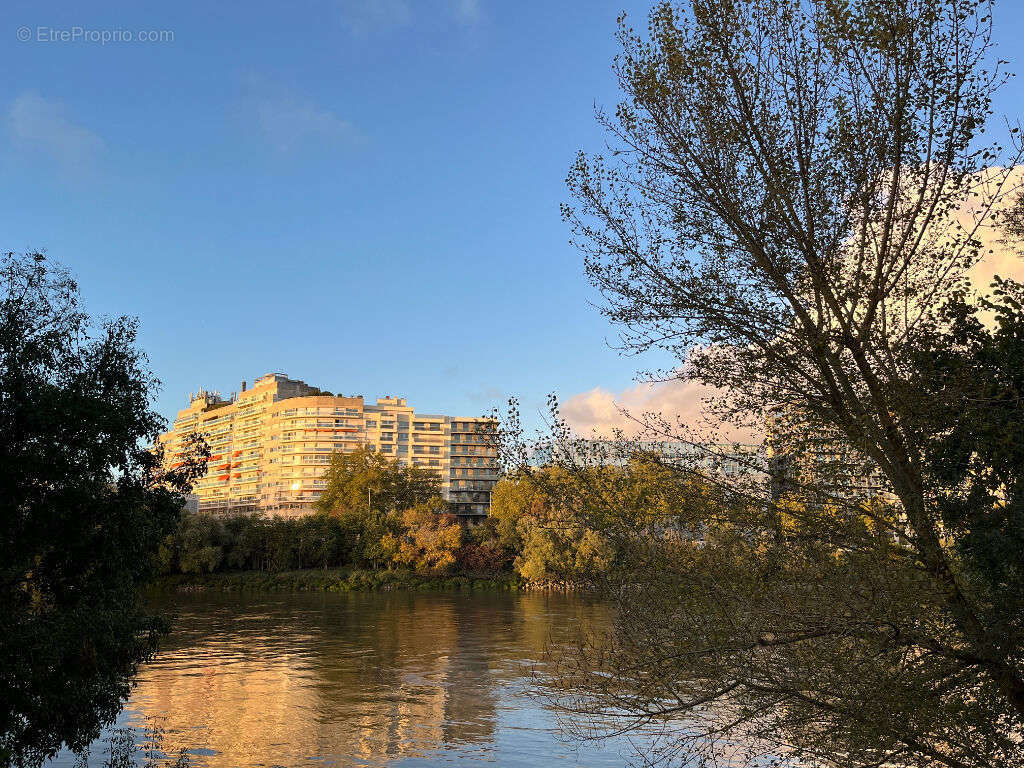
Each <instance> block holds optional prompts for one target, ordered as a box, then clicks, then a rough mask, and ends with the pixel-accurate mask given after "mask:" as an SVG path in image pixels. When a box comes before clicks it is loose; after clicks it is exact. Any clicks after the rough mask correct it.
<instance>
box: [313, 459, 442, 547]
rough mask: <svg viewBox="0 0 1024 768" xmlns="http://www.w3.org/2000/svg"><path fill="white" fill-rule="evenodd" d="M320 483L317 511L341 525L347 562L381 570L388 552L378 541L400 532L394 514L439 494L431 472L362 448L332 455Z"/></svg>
mask: <svg viewBox="0 0 1024 768" xmlns="http://www.w3.org/2000/svg"><path fill="white" fill-rule="evenodd" d="M324 479H325V480H326V481H327V487H326V488H325V489H324V492H323V493H322V494H321V496H320V498H319V500H318V501H317V505H316V506H317V510H318V511H319V512H320V513H322V514H326V515H329V516H331V517H333V518H335V519H336V520H338V522H339V523H340V524H341V526H342V528H343V529H344V530H345V532H346V538H347V543H348V552H347V556H348V559H349V560H350V561H351V562H353V563H355V564H357V565H365V566H373V567H380V566H386V565H387V564H388V563H389V562H390V560H391V554H390V553H389V550H388V549H387V547H384V548H382V542H383V541H384V537H385V536H387V535H388V534H389V533H390V534H392V535H393V536H394V535H396V534H398V533H399V532H400V525H401V523H400V518H399V516H398V513H400V512H401V511H403V510H406V509H411V508H413V507H416V506H417V505H418V504H420V503H426V502H428V501H430V500H431V499H433V498H440V495H441V485H440V478H438V476H437V475H436V473H433V472H429V471H426V470H423V469H420V468H419V467H415V466H402V465H401V464H399V463H398V462H397V461H395V460H392V459H389V458H387V457H386V456H384V455H383V454H381V453H379V452H377V451H374V450H371V449H370V448H369V447H365V446H364V447H361V448H359V449H357V450H355V451H352V452H351V453H335V454H334V455H333V456H332V457H331V465H330V467H328V469H327V472H326V473H325V475H324Z"/></svg>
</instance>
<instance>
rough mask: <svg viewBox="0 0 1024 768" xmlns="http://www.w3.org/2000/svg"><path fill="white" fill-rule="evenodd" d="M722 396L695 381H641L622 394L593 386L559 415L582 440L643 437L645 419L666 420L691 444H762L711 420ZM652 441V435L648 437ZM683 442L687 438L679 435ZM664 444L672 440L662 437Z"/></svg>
mask: <svg viewBox="0 0 1024 768" xmlns="http://www.w3.org/2000/svg"><path fill="white" fill-rule="evenodd" d="M716 394H718V391H717V390H715V389H714V388H713V387H708V386H706V385H704V384H701V383H699V382H696V381H690V380H682V379H670V380H668V381H658V382H653V383H647V382H639V383H636V384H634V385H632V386H631V387H628V388H627V389H624V390H622V391H621V392H611V391H609V390H607V389H605V388H604V387H594V389H591V390H589V391H587V392H580V393H578V394H575V395H572V396H571V397H570V398H569V399H567V400H565V401H564V402H563V403H562V404H561V414H562V417H563V418H564V419H565V420H566V422H567V423H568V425H569V426H570V427H572V429H573V430H575V431H576V432H577V433H578V434H579V435H581V436H586V437H589V436H591V435H596V436H599V437H606V438H607V437H611V436H612V433H613V432H614V431H615V430H621V431H622V433H623V434H624V435H625V436H626V437H639V436H641V435H643V433H644V428H643V422H644V421H645V418H644V416H645V414H654V415H656V416H658V417H660V418H663V419H664V420H665V421H667V422H668V424H669V425H670V426H672V427H676V426H677V425H680V427H679V428H677V429H673V430H672V431H673V432H679V433H682V432H684V431H686V432H688V433H689V434H687V435H685V437H686V438H687V439H704V438H709V439H711V440H713V441H715V442H719V441H721V442H741V443H751V442H758V441H760V440H761V438H762V434H761V431H760V430H756V429H749V428H740V427H735V426H732V425H722V424H719V423H716V422H713V421H711V420H710V419H709V418H708V407H707V400H708V399H709V398H713V397H714V396H715V395H716ZM647 436H648V437H653V436H652V435H647ZM680 436H681V437H683V436H684V435H682V434H680ZM662 439H668V437H666V436H662Z"/></svg>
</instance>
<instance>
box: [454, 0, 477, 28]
mask: <svg viewBox="0 0 1024 768" xmlns="http://www.w3.org/2000/svg"><path fill="white" fill-rule="evenodd" d="M450 2H451V5H450V7H451V11H452V15H453V16H454V17H455V21H456V22H458V23H459V24H462V25H463V26H467V27H468V26H470V25H472V24H476V23H477V22H478V21H480V3H479V1H478V0H450Z"/></svg>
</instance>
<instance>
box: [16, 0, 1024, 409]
mask: <svg viewBox="0 0 1024 768" xmlns="http://www.w3.org/2000/svg"><path fill="white" fill-rule="evenodd" d="M1016 5H1017V3H1011V2H1009V1H1008V0H1004V2H1003V3H1001V6H1002V7H1001V9H1000V13H999V15H998V16H997V21H998V23H999V28H998V38H999V40H1000V41H1001V42H1002V44H1001V47H1000V53H1001V55H1002V56H1003V57H1004V58H1008V59H1010V60H1011V61H1017V60H1019V59H1020V58H1021V56H1020V55H1019V53H1020V48H1021V44H1020V42H1019V40H1020V39H1021V37H1022V35H1021V33H1022V32H1024V10H1022V9H1020V8H1018V7H1013V6H1016ZM647 7H648V3H646V2H623V0H618V1H617V2H606V1H605V0H593V1H589V2H579V3H572V4H570V3H552V2H515V3H513V2H500V3H499V2H495V1H494V0H364V1H362V2H359V1H357V0H308V1H306V2H295V3H290V4H279V3H274V4H271V3H264V2H248V3H205V2H204V3H199V2H189V1H185V0H182V1H180V2H176V3H163V4H159V5H157V4H148V3H139V2H123V3H102V2H96V3H90V4H88V7H86V4H84V3H81V2H67V3H47V2H12V1H11V0H8V1H7V2H6V3H4V6H3V8H2V9H0V40H4V36H6V41H5V46H4V49H5V53H6V55H5V63H4V70H5V77H3V78H2V80H0V118H2V125H0V172H2V178H3V183H2V184H0V232H2V233H3V242H2V244H0V245H2V247H3V248H4V249H5V250H16V251H20V250H25V249H45V250H46V251H47V252H48V253H49V254H50V255H51V256H53V257H54V258H56V259H58V260H60V261H62V262H64V263H65V264H67V265H68V266H69V267H70V268H71V269H72V270H73V272H74V273H75V274H76V275H77V276H78V278H79V279H80V283H81V287H82V291H83V294H84V296H85V299H86V305H87V309H88V310H89V311H91V312H93V313H96V314H131V315H137V316H138V317H139V319H140V321H141V343H142V345H143V347H144V348H145V350H146V351H147V353H148V354H149V357H150V361H151V365H152V368H153V370H154V372H155V373H156V374H157V375H158V376H159V377H160V379H162V381H163V390H162V392H161V394H160V396H159V399H158V401H157V406H158V409H159V410H160V411H161V412H162V413H164V414H165V415H166V416H173V414H174V412H175V411H176V410H177V409H178V408H180V407H182V406H183V405H184V401H185V398H186V396H187V393H188V392H189V391H192V390H195V389H197V388H198V387H200V386H206V387H210V388H219V389H220V390H222V391H225V392H227V391H231V390H234V389H237V388H238V386H239V384H240V382H241V380H242V379H249V380H250V381H251V380H252V379H253V378H254V377H255V376H259V375H261V374H263V373H265V372H267V371H271V370H279V371H286V372H288V373H289V374H291V375H293V376H295V377H299V378H303V379H305V380H306V381H308V382H310V383H314V384H317V385H320V386H323V387H325V388H329V389H333V390H335V391H339V392H342V393H345V394H364V395H366V396H367V397H369V398H372V397H375V396H377V395H386V394H392V395H405V396H406V397H408V398H409V400H410V402H411V403H412V404H413V405H415V406H416V407H417V408H418V409H422V410H424V411H434V412H444V413H452V414H478V413H482V412H484V411H485V410H487V409H489V408H490V407H491V406H493V405H498V404H500V403H501V402H502V400H503V399H504V398H505V397H507V396H508V395H512V394H514V395H518V396H520V397H521V398H522V400H523V401H524V403H525V404H526V405H527V406H528V408H536V407H537V406H538V405H540V404H542V403H543V400H544V396H545V394H546V393H548V392H551V391H554V392H557V393H559V395H561V396H562V397H563V398H565V397H569V396H571V395H574V394H577V393H581V392H585V391H588V390H592V389H594V388H595V387H601V388H603V389H606V390H608V391H609V392H613V393H614V392H621V391H623V390H626V389H627V388H629V387H630V385H631V380H632V376H633V372H634V370H635V369H636V368H638V367H651V366H656V365H658V364H660V363H663V362H664V361H662V360H657V359H654V358H652V359H648V360H641V361H637V360H635V359H628V358H627V359H623V358H620V357H619V356H618V354H617V353H616V352H615V351H614V350H612V349H610V348H609V347H608V346H607V345H606V343H605V339H606V338H609V337H613V336H614V330H613V329H611V328H610V327H609V326H608V325H607V323H606V322H605V320H604V319H603V318H602V317H601V316H600V315H599V314H598V312H597V310H596V309H595V308H594V307H593V306H592V305H591V304H590V302H593V301H595V300H596V297H595V296H594V294H593V292H592V290H591V289H590V288H589V286H588V285H587V283H586V281H585V279H584V277H583V274H582V267H581V256H580V255H579V254H578V253H577V252H576V251H575V250H573V249H572V248H570V246H569V245H568V242H567V240H568V232H567V230H566V227H565V225H564V224H563V223H562V222H561V220H560V217H559V212H558V204H559V202H561V201H563V200H564V199H565V191H564V184H563V179H564V177H565V173H566V170H567V169H568V166H569V164H570V162H571V161H572V158H573V154H574V153H575V152H576V150H577V149H580V148H586V149H599V148H600V147H601V145H602V141H603V137H602V134H601V133H600V131H599V130H598V128H597V126H596V125H595V122H594V119H593V105H594V103H595V102H597V103H599V104H604V105H607V106H611V105H613V104H614V103H615V101H616V90H615V84H614V81H613V78H612V74H611V71H610V64H611V59H612V56H613V55H614V53H615V41H614V38H613V33H614V29H615V18H616V15H617V14H618V13H619V12H620V11H621V10H624V9H625V10H628V11H629V12H630V14H631V15H632V16H634V17H635V18H636V19H637V21H638V22H640V23H641V24H642V23H643V16H644V13H645V9H646V8H647ZM22 27H24V28H26V29H27V30H28V36H29V37H30V39H29V40H28V41H27V42H21V41H19V39H18V34H19V29H20V28H22ZM75 27H81V28H82V29H83V30H86V31H85V32H82V33H80V34H81V35H82V36H84V35H86V34H88V35H92V36H96V35H99V34H102V32H103V31H108V32H111V31H113V32H117V31H123V30H130V31H132V32H137V31H139V30H147V31H148V30H153V31H157V32H160V31H170V32H171V33H172V34H173V41H166V40H165V41H163V42H148V43H143V42H116V41H112V42H108V43H107V44H105V45H103V44H100V42H94V41H89V40H75V41H66V42H63V41H60V40H59V39H50V40H47V39H45V38H46V37H48V36H49V37H51V38H52V37H58V38H59V36H60V34H61V32H62V31H63V30H68V31H71V30H73V29H74V28H75ZM40 28H42V30H40ZM51 30H52V31H51ZM22 34H25V33H24V32H23V33H22ZM40 35H41V36H42V37H43V38H44V39H42V40H41V39H39V38H40ZM1021 93H1022V91H1021V87H1020V86H1019V85H1018V84H1014V85H1013V86H1012V87H1011V88H1008V89H1007V90H1006V91H1004V93H1003V95H1002V97H1001V102H1000V104H998V105H997V108H998V110H999V111H1002V112H1009V113H1011V114H1017V113H1018V111H1019V110H1018V109H1017V104H1018V103H1019V98H1020V96H1021Z"/></svg>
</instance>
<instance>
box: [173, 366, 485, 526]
mask: <svg viewBox="0 0 1024 768" xmlns="http://www.w3.org/2000/svg"><path fill="white" fill-rule="evenodd" d="M492 428H493V423H492V422H491V421H490V420H488V419H485V418H480V417H453V416H443V415H439V414H426V413H418V412H416V411H415V409H414V408H413V407H412V406H411V405H408V404H407V402H406V400H405V398H402V397H390V396H389V397H383V398H378V399H377V401H376V403H374V404H368V403H366V402H365V401H364V399H363V397H362V396H361V395H357V396H353V397H345V396H342V395H335V394H333V393H331V392H327V391H324V390H321V389H320V388H318V387H313V386H310V385H308V384H306V383H305V382H303V381H297V380H294V379H289V378H288V377H287V376H286V375H285V374H283V373H268V374H267V375H265V376H262V377H260V378H258V379H256V381H255V382H254V384H253V386H252V387H251V388H249V387H247V386H246V383H245V382H243V383H242V389H241V391H240V392H239V393H237V394H235V395H232V396H231V397H226V398H225V397H221V396H220V395H219V394H217V393H211V392H206V391H200V392H199V393H197V394H193V395H192V396H190V398H189V406H188V408H185V409H184V410H182V411H179V412H178V417H177V418H176V419H175V420H174V426H173V429H172V430H171V431H170V432H167V433H165V434H163V435H161V437H160V441H161V443H162V444H163V445H164V447H165V450H166V454H165V455H166V460H167V461H168V462H171V463H174V462H176V461H179V460H180V458H181V456H182V451H183V450H184V446H185V440H186V438H187V437H188V436H189V435H191V434H193V433H196V432H199V433H201V434H203V435H205V437H206V440H207V442H208V444H209V447H210V454H211V455H210V459H209V469H208V470H207V472H206V475H205V476H204V477H203V478H202V479H200V480H199V481H198V483H197V484H196V487H195V489H194V491H193V492H194V494H195V496H196V501H197V504H198V510H199V511H200V512H206V513H211V514H236V513H244V512H263V513H266V514H270V515H281V516H285V517H295V516H301V515H306V514H309V513H311V512H312V511H313V503H314V502H315V501H316V500H317V498H319V496H320V493H321V492H322V490H323V489H324V487H326V481H325V480H324V478H323V475H324V470H325V469H326V468H327V465H328V464H329V463H330V461H331V454H332V453H335V452H349V451H353V450H355V449H356V448H358V447H359V446H362V445H368V446H370V447H371V448H373V449H374V450H376V451H380V452H381V453H382V454H384V455H385V456H388V457H390V458H393V459H396V460H397V461H398V462H399V463H401V464H403V465H413V466H417V467H420V468H422V469H425V470H429V471H432V472H435V473H436V474H437V475H438V476H439V477H440V479H441V486H442V491H443V493H444V496H445V498H446V499H447V501H448V502H449V504H450V507H451V510H452V512H454V513H455V514H458V515H465V516H478V515H486V514H487V512H488V509H489V507H490V495H491V488H492V487H493V485H494V483H495V482H496V481H497V470H498V462H497V449H496V447H495V446H494V444H493V441H492V440H491V438H490V437H489V434H490V430H491V429H492Z"/></svg>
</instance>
